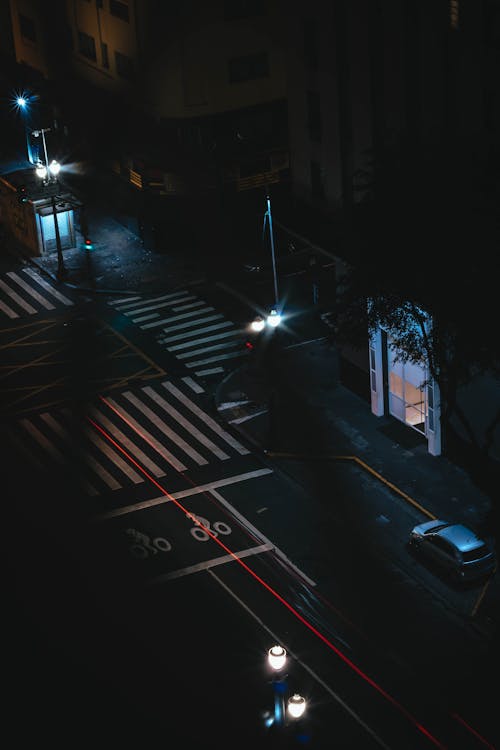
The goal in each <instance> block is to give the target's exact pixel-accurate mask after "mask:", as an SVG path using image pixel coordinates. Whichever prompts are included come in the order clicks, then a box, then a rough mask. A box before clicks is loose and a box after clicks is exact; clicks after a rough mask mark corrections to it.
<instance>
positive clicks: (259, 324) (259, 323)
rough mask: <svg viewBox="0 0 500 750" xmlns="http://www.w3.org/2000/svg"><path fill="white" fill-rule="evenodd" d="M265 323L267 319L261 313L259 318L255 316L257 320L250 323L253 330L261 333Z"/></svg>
mask: <svg viewBox="0 0 500 750" xmlns="http://www.w3.org/2000/svg"><path fill="white" fill-rule="evenodd" d="M265 325H266V321H265V320H264V318H262V317H261V316H260V315H259V316H258V317H257V318H255V320H252V322H251V323H250V328H251V329H252V331H255V332H256V333H259V332H260V331H263V330H264V326H265Z"/></svg>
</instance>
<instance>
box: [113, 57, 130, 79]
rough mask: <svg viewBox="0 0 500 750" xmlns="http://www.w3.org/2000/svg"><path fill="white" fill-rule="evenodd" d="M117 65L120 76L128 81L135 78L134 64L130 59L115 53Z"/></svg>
mask: <svg viewBox="0 0 500 750" xmlns="http://www.w3.org/2000/svg"><path fill="white" fill-rule="evenodd" d="M115 64H116V72H117V73H118V75H119V76H121V77H122V78H128V79H130V78H133V77H134V63H133V61H132V60H131V59H130V57H127V55H122V53H121V52H115Z"/></svg>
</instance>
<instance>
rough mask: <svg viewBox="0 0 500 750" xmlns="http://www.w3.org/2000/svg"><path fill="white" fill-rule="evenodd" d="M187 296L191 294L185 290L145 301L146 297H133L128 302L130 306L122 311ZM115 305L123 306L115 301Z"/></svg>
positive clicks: (123, 307) (126, 306) (124, 306)
mask: <svg viewBox="0 0 500 750" xmlns="http://www.w3.org/2000/svg"><path fill="white" fill-rule="evenodd" d="M186 294H189V292H188V291H186V290H184V291H182V292H174V293H173V294H162V295H161V296H160V297H153V298H152V299H149V300H147V299H145V298H144V297H132V298H131V299H130V298H129V300H128V302H129V304H127V305H123V306H122V307H121V309H122V310H127V309H128V308H129V307H137V305H144V304H151V303H152V302H162V301H163V300H164V299H172V298H173V297H182V296H183V295H184V296H186ZM115 304H117V305H118V304H121V303H119V302H117V301H115Z"/></svg>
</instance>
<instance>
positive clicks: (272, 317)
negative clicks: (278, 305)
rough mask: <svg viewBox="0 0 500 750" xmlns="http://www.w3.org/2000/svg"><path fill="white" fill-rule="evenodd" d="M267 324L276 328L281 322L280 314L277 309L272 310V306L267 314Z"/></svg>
mask: <svg viewBox="0 0 500 750" xmlns="http://www.w3.org/2000/svg"><path fill="white" fill-rule="evenodd" d="M266 322H267V325H268V326H270V327H271V328H276V327H277V326H279V324H280V323H281V315H280V314H279V312H278V311H277V310H274V308H273V309H272V310H271V312H270V313H269V315H268V316H267V321H266Z"/></svg>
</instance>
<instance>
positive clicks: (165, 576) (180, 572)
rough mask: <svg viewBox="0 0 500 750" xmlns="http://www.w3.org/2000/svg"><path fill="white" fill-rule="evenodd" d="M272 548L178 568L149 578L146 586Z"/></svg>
mask: <svg viewBox="0 0 500 750" xmlns="http://www.w3.org/2000/svg"><path fill="white" fill-rule="evenodd" d="M270 549H272V546H269V544H260V545H259V546H258V547H251V548H250V549H244V550H241V551H240V552H234V553H233V554H232V555H222V556H221V557H213V558H212V559H211V560H206V561H205V562H202V563H197V564H196V565H189V566H188V567H187V568H180V569H179V570H174V571H172V573H163V574H162V575H159V576H156V578H151V579H150V580H149V581H148V582H147V585H148V586H156V585H157V584H159V583H164V582H165V581H171V580H173V579H174V578H182V577H183V576H189V575H191V574H192V573H199V572H200V570H208V569H209V568H214V567H215V566H216V565H225V564H226V563H230V562H235V559H234V558H235V557H237V558H238V559H241V558H242V557H250V556H251V555H260V554H261V553H262V552H269V550H270Z"/></svg>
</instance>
